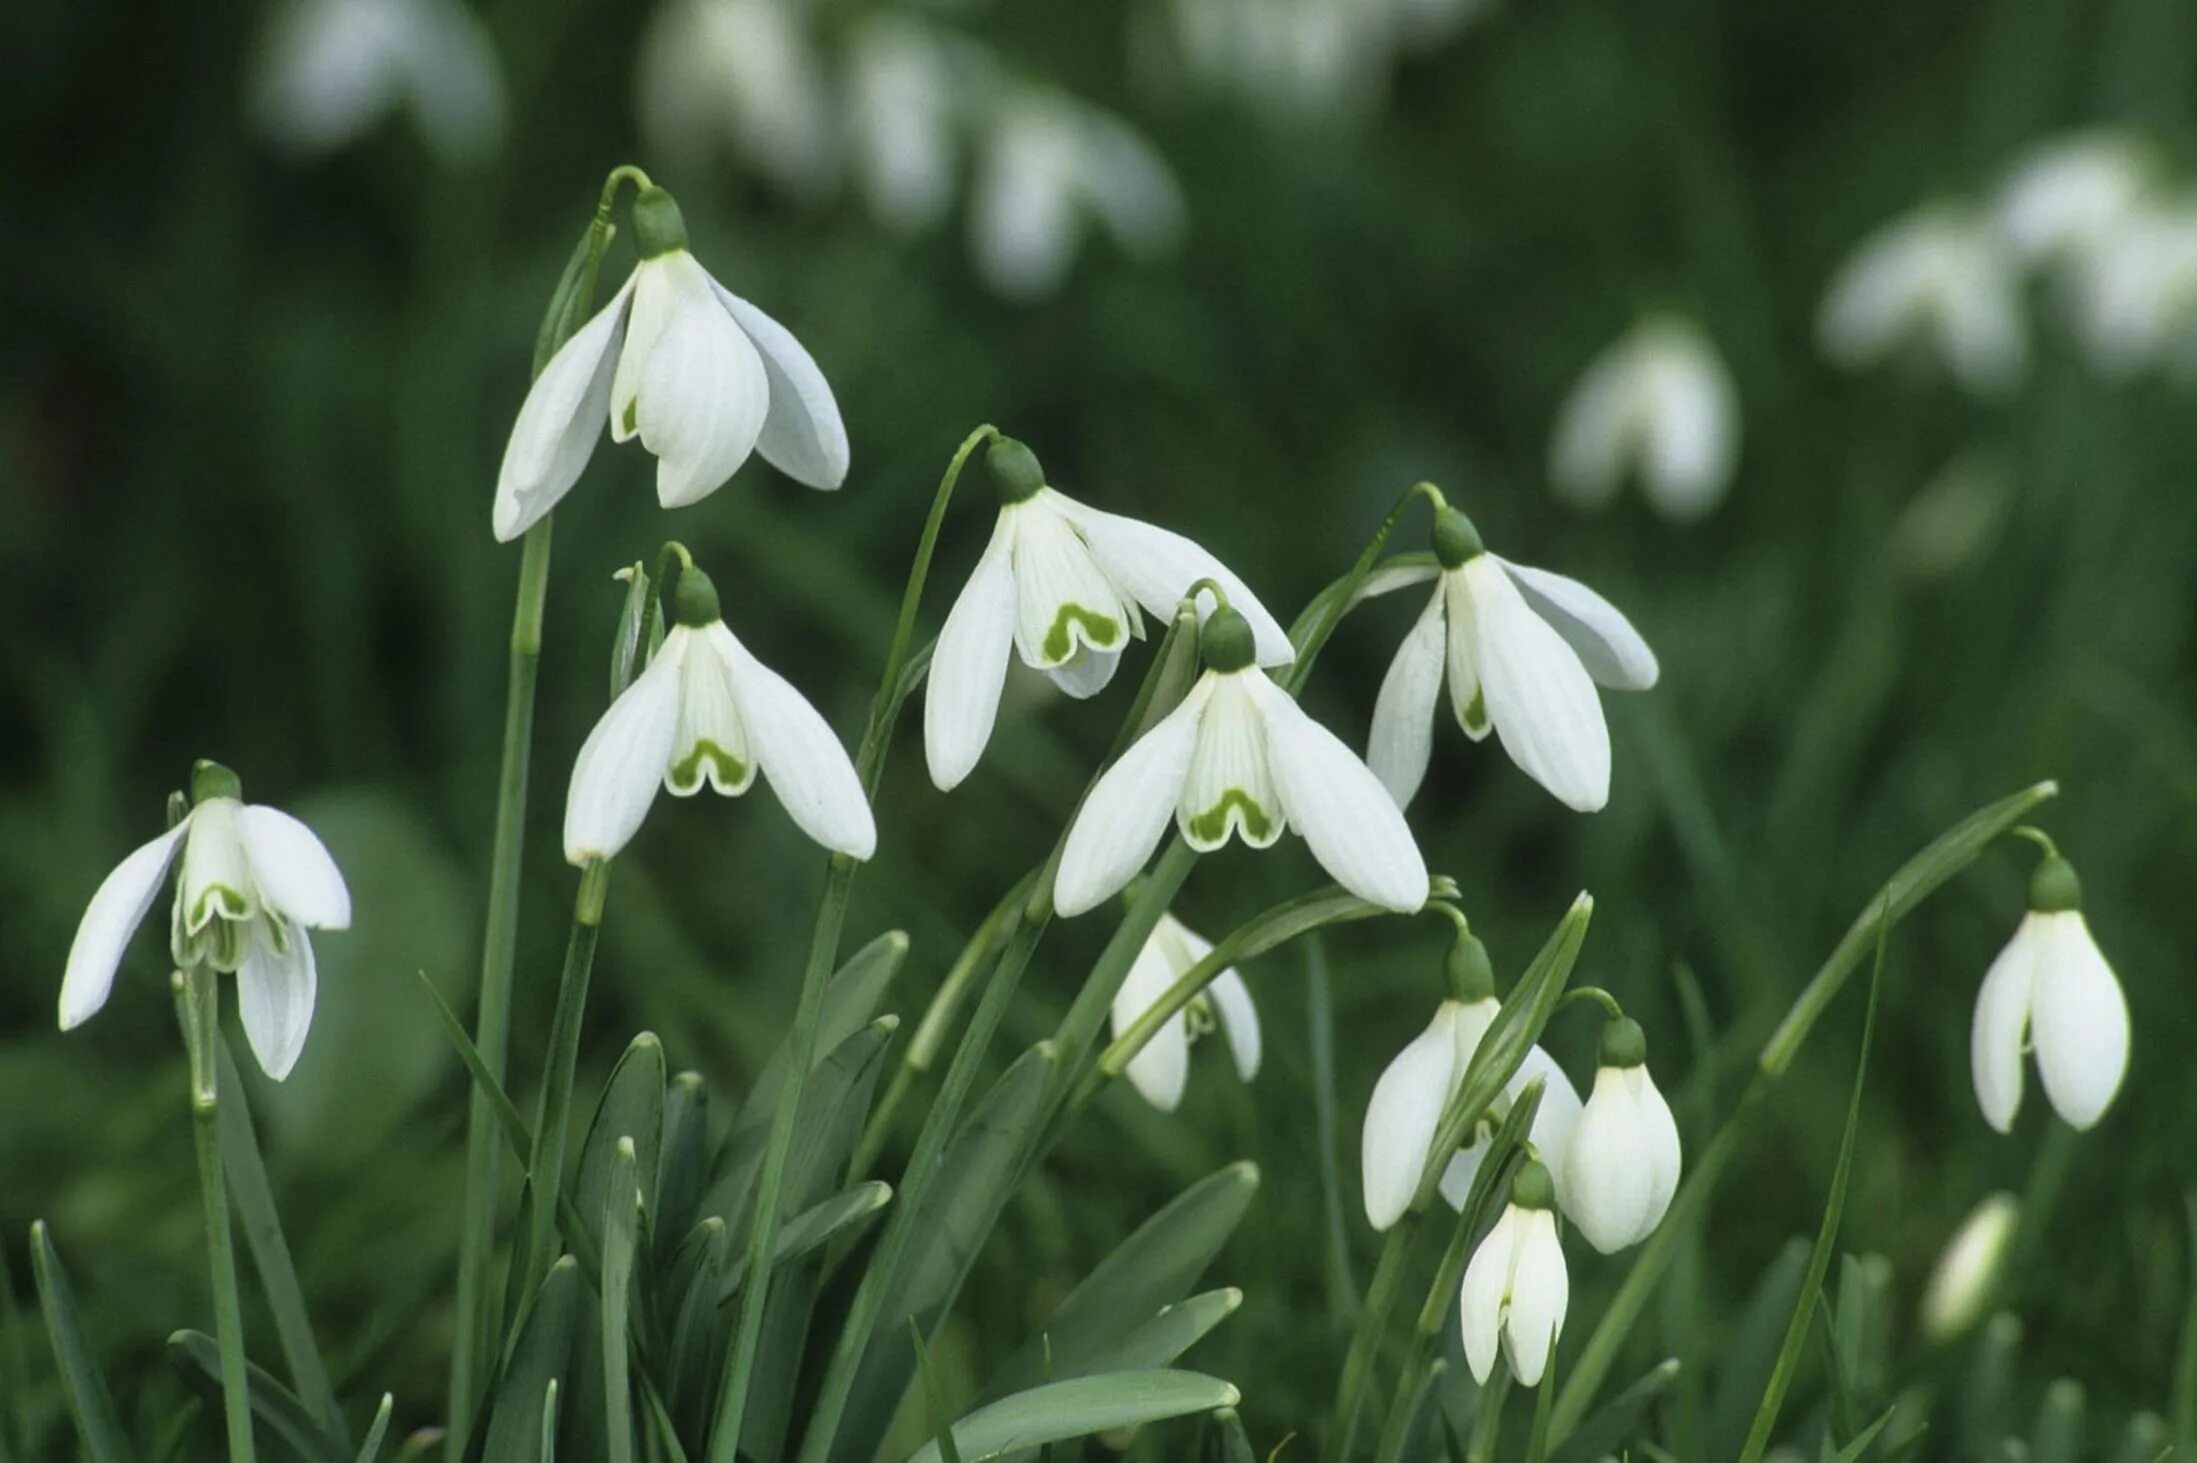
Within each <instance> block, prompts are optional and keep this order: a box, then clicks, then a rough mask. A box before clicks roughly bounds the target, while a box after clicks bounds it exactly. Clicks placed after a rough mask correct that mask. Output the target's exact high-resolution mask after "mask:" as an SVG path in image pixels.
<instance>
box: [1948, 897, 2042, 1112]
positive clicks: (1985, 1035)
mask: <svg viewBox="0 0 2197 1463" xmlns="http://www.w3.org/2000/svg"><path fill="white" fill-rule="evenodd" d="M2050 937H2051V935H2050V926H2048V925H2046V924H2044V923H2042V917H2041V916H2039V915H2034V914H2031V915H2026V916H2024V917H2023V919H2022V922H2021V926H2020V927H2019V928H2018V929H2016V930H2015V931H2014V938H2012V939H2011V940H2008V941H2007V942H2006V948H2005V949H2003V950H2001V951H1999V954H1998V958H1997V959H1995V960H1993V961H1992V962H1991V968H1990V970H1988V971H1986V972H1985V974H1984V977H1983V988H1982V989H1981V990H1979V991H1977V992H1976V1015H1975V1020H1974V1022H1973V1024H1972V1025H1971V1026H1970V1028H1969V1036H1968V1059H1969V1067H1970V1073H1971V1075H1972V1076H1973V1077H1974V1079H1975V1083H1976V1104H1977V1106H1979V1107H1981V1108H1982V1109H1983V1118H1984V1121H1985V1122H1987V1123H1989V1124H1990V1125H1991V1126H1992V1127H1994V1128H1997V1129H1998V1130H1999V1131H2000V1132H2002V1133H2010V1132H2012V1131H2013V1130H2014V1114H2015V1113H2016V1112H2017V1111H2019V1110H2020V1108H2021V1105H2022V1033H2023V1031H2025V1030H2026V1029H2027V1028H2028V1026H2029V1003H2030V998H2031V996H2032V994H2033V992H2034V990H2035V987H2036V979H2037V964H2038V958H2039V956H2040V955H2041V954H2042V953H2043V951H2044V948H2045V946H2046V944H2047V943H2049V941H2050Z"/></svg>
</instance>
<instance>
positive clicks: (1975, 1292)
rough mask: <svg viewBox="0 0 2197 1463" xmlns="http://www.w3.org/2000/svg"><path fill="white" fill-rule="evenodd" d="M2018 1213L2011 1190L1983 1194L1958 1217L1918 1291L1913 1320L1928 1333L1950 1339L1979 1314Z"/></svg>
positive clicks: (1930, 1336)
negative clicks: (1964, 1215) (1968, 1211)
mask: <svg viewBox="0 0 2197 1463" xmlns="http://www.w3.org/2000/svg"><path fill="white" fill-rule="evenodd" d="M2021 1212H2022V1206H2021V1201H2020V1200H2019V1199H2017V1198H2015V1197H2014V1196H2013V1195H2012V1194H2008V1193H2004V1192H2000V1193H1995V1194H1986V1195H1984V1197H1983V1201H1982V1202H1981V1203H1979V1204H1977V1205H1976V1208H1975V1210H1974V1212H1973V1213H1971V1214H1970V1215H1969V1216H1968V1218H1967V1219H1966V1220H1964V1221H1962V1223H1961V1227H1960V1228H1959V1229H1958V1230H1956V1231H1955V1232H1954V1235H1953V1238H1952V1239H1951V1240H1950V1241H1948V1242H1947V1244H1946V1246H1945V1253H1944V1254H1942V1255H1940V1256H1939V1257H1938V1266H1937V1269H1935V1270H1933V1271H1931V1272H1930V1284H1929V1285H1928V1286H1927V1287H1926V1288H1925V1289H1924V1290H1923V1293H1922V1305H1921V1308H1920V1310H1919V1312H1918V1314H1917V1319H1918V1320H1919V1321H1920V1322H1921V1324H1922V1334H1923V1335H1924V1336H1925V1337H1926V1338H1928V1339H1929V1340H1931V1341H1950V1340H1952V1339H1953V1338H1954V1337H1956V1336H1959V1335H1961V1334H1962V1333H1963V1332H1965V1331H1967V1330H1968V1328H1969V1327H1971V1326H1973V1325H1975V1324H1976V1322H1977V1321H1979V1320H1981V1319H1982V1317H1983V1308H1984V1306H1985V1304H1986V1303H1987V1302H1988V1301H1989V1300H1990V1298H1991V1291H1992V1287H1993V1286H1994V1285H1995V1284H1996V1283H1997V1281H1998V1276H1999V1263H2000V1262H2001V1261H2002V1260H2004V1259H2005V1258H2006V1249H2007V1246H2008V1245H2009V1244H2010V1243H2012V1241H2013V1238H2014V1230H2015V1227H2016V1226H2017V1225H2018V1224H2019V1223H2020V1222H2021Z"/></svg>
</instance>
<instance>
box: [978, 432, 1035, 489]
mask: <svg viewBox="0 0 2197 1463" xmlns="http://www.w3.org/2000/svg"><path fill="white" fill-rule="evenodd" d="M984 465H985V466H986V467H988V468H990V469H991V472H992V485H993V486H994V487H995V488H997V489H998V490H999V501H1000V502H1001V503H1002V504H1009V505H1011V504H1015V503H1025V502H1028V501H1029V500H1030V499H1031V498H1034V497H1036V496H1037V494H1038V492H1039V490H1040V489H1042V488H1043V487H1044V486H1045V469H1044V468H1043V467H1042V466H1040V465H1039V463H1038V460H1037V454H1036V453H1035V452H1032V451H1031V450H1030V449H1029V448H1028V447H1025V446H1024V445H1023V444H1022V443H1020V442H1018V441H1016V440H1015V439H1014V438H1012V437H995V438H994V439H992V445H991V446H989V447H987V448H985V449H984Z"/></svg>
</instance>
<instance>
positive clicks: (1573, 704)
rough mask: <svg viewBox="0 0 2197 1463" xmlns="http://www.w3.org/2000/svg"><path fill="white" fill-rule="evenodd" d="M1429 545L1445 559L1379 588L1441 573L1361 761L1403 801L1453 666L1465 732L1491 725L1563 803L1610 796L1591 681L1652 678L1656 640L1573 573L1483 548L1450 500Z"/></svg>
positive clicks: (1388, 684)
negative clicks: (1642, 635)
mask: <svg viewBox="0 0 2197 1463" xmlns="http://www.w3.org/2000/svg"><path fill="white" fill-rule="evenodd" d="M1434 555H1435V559H1436V561H1437V562H1438V563H1439V564H1440V566H1441V567H1440V570H1439V572H1437V571H1436V570H1433V569H1428V570H1425V571H1423V572H1421V571H1415V570H1414V571H1406V572H1404V573H1400V574H1396V575H1392V576H1387V577H1386V578H1385V579H1384V582H1382V583H1381V585H1380V586H1379V589H1378V590H1377V591H1376V592H1385V591H1387V590H1389V589H1394V588H1398V587H1401V586H1402V585H1405V584H1412V583H1419V582H1422V581H1424V580H1426V579H1428V578H1435V579H1437V580H1438V583H1437V585H1436V588H1435V591H1434V598H1433V599H1431V600H1429V601H1428V603H1427V607H1426V609H1425V610H1424V611H1423V612H1422V613H1421V614H1420V616H1419V620H1418V623H1417V624H1415V625H1413V626H1412V628H1411V633H1410V634H1409V635H1407V636H1405V637H1404V643H1403V646H1402V648H1401V649H1399V650H1398V651H1397V652H1396V659H1395V661H1394V663H1392V664H1391V665H1390V666H1389V669H1388V676H1387V678H1386V679H1384V680H1383V681H1382V682H1381V694H1380V697H1379V699H1378V700H1376V702H1375V703H1374V707H1373V736H1372V741H1371V744H1370V745H1369V746H1368V748H1367V750H1366V761H1367V762H1368V763H1369V764H1371V766H1372V768H1373V770H1374V772H1375V773H1376V774H1378V775H1379V777H1380V779H1381V781H1382V782H1383V783H1384V784H1385V785H1386V786H1387V788H1388V790H1389V792H1390V794H1391V795H1392V796H1394V798H1395V799H1396V802H1397V805H1398V806H1404V805H1407V804H1409V803H1410V801H1411V798H1412V795H1413V794H1414V793H1416V792H1417V791H1418V790H1419V784H1420V782H1421V781H1422V780H1424V779H1425V777H1426V770H1427V759H1428V758H1429V756H1431V755H1432V752H1433V745H1434V727H1433V723H1434V708H1435V700H1436V698H1437V696H1438V694H1439V693H1440V691H1441V688H1442V680H1443V674H1444V671H1445V669H1446V671H1447V673H1448V679H1449V704H1450V709H1451V711H1452V712H1453V713H1454V714H1455V715H1456V718H1457V723H1458V725H1460V726H1462V727H1463V728H1464V730H1465V735H1467V736H1469V737H1471V738H1472V739H1473V740H1474V741H1476V742H1477V741H1479V740H1481V739H1482V738H1483V737H1485V736H1486V735H1487V734H1488V732H1489V730H1490V729H1492V730H1493V731H1494V732H1495V734H1496V735H1497V737H1499V738H1500V739H1501V741H1502V743H1503V750H1504V751H1506V752H1508V753H1509V754H1510V759H1511V761H1513V762H1515V763H1517V764H1518V766H1519V768H1520V769H1521V770H1523V771H1524V772H1525V774H1526V775H1527V776H1528V777H1531V778H1532V779H1533V780H1534V781H1535V782H1538V783H1540V784H1541V785H1542V786H1543V787H1545V788H1547V789H1548V790H1549V791H1550V792H1552V793H1554V794H1555V795H1556V797H1557V799H1558V800H1559V801H1561V802H1562V803H1564V804H1565V806H1567V807H1571V808H1576V809H1577V810H1579V811H1580V812H1582V813H1591V812H1593V811H1594V810H1595V809H1597V808H1599V807H1601V806H1602V805H1603V804H1604V803H1606V802H1608V801H1609V796H1610V733H1609V727H1608V725H1607V724H1606V723H1605V722H1604V721H1603V719H1602V703H1601V701H1600V699H1599V698H1598V697H1597V696H1596V695H1595V690H1594V688H1595V684H1596V683H1597V682H1599V683H1601V684H1602V685H1605V686H1609V687H1613V688H1615V689H1617V690H1623V691H1644V690H1646V689H1648V688H1649V687H1650V686H1653V685H1654V684H1655V681H1656V676H1657V674H1658V669H1657V666H1656V660H1655V652H1654V651H1652V650H1650V649H1649V648H1648V643H1647V642H1646V641H1645V640H1643V639H1641V638H1640V632H1639V631H1637V630H1635V629H1633V627H1632V625H1631V623H1630V622H1629V621H1627V620H1626V618H1625V617H1624V616H1623V615H1622V614H1620V613H1618V611H1617V608H1616V607H1615V606H1614V605H1612V604H1611V603H1610V602H1609V601H1608V600H1606V599H1604V598H1602V596H1600V595H1598V594H1596V593H1595V592H1594V591H1593V590H1591V589H1589V588H1587V586H1585V585H1584V584H1581V583H1580V582H1579V581H1578V580H1576V579H1567V578H1565V577H1564V576H1563V575H1561V574H1551V573H1550V572H1549V571H1548V570H1546V569H1529V568H1527V567H1526V566H1525V565H1523V564H1513V563H1511V562H1510V561H1509V560H1508V559H1502V558H1498V557H1496V556H1495V555H1494V554H1491V553H1488V552H1486V550H1485V549H1484V547H1483V546H1482V544H1481V542H1480V534H1479V532H1478V530H1476V529H1475V528H1474V527H1473V526H1472V520H1470V519H1469V518H1467V517H1465V515H1464V514H1462V513H1459V512H1458V511H1457V510H1456V509H1454V508H1444V509H1442V510H1441V511H1440V512H1439V513H1437V514H1436V515H1435V520H1434Z"/></svg>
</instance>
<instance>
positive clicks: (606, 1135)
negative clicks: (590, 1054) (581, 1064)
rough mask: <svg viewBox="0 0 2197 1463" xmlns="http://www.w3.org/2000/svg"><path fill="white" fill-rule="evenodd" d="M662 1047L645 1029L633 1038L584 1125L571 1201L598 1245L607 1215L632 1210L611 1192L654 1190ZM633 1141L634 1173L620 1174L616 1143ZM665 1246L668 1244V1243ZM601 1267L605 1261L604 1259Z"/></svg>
mask: <svg viewBox="0 0 2197 1463" xmlns="http://www.w3.org/2000/svg"><path fill="white" fill-rule="evenodd" d="M665 1080H666V1074H665V1065H664V1044H663V1043H662V1042H661V1041H658V1040H657V1039H656V1036H655V1033H653V1032H648V1031H644V1032H642V1033H641V1034H640V1035H639V1036H636V1037H634V1038H633V1041H632V1043H631V1044H630V1045H629V1046H627V1047H626V1049H625V1053H624V1055H622V1056H620V1057H619V1058H618V1065H617V1066H615V1067H613V1068H612V1069H611V1072H610V1080H609V1081H607V1082H605V1083H604V1084H603V1096H602V1100H601V1101H600V1102H599V1103H597V1104H596V1107H595V1116H594V1117H593V1119H591V1120H590V1121H589V1123H588V1127H587V1141H586V1142H585V1143H583V1144H582V1145H581V1147H580V1168H579V1173H578V1175H577V1176H576V1177H575V1178H574V1179H573V1182H572V1203H573V1206H574V1207H575V1208H577V1209H578V1210H579V1211H580V1217H581V1219H582V1220H584V1221H585V1222H586V1223H587V1224H588V1226H589V1227H590V1228H591V1229H592V1230H594V1232H595V1234H596V1236H597V1240H596V1242H597V1245H598V1246H599V1247H600V1246H601V1245H602V1244H603V1243H604V1241H605V1239H606V1238H607V1236H608V1234H609V1231H608V1229H607V1228H606V1227H605V1226H606V1223H607V1221H606V1219H605V1216H606V1215H609V1214H618V1215H620V1216H621V1219H622V1217H623V1212H622V1211H623V1208H629V1207H631V1203H630V1200H627V1201H626V1203H625V1204H624V1205H622V1206H620V1205H614V1204H613V1203H612V1195H613V1194H614V1193H626V1192H629V1191H631V1190H633V1189H634V1187H635V1185H636V1184H638V1189H639V1192H640V1193H642V1194H653V1193H655V1192H656V1174H657V1166H658V1159H659V1157H660V1155H661V1154H662V1152H663V1144H664V1083H665ZM626 1139H631V1140H632V1142H633V1151H634V1162H635V1164H636V1165H637V1167H636V1170H635V1172H634V1173H633V1174H630V1175H622V1174H620V1173H619V1172H618V1144H619V1143H620V1142H622V1141H624V1140H626ZM666 1243H669V1241H668V1240H667V1241H666ZM604 1263H605V1264H606V1265H607V1264H608V1263H609V1260H608V1256H607V1255H606V1256H605V1259H604Z"/></svg>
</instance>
